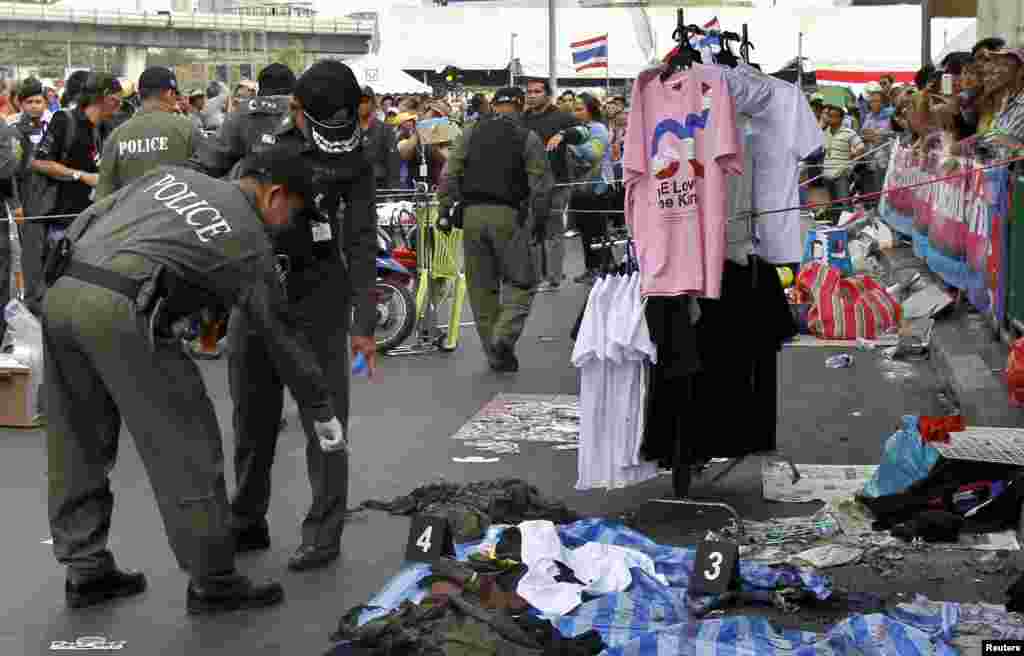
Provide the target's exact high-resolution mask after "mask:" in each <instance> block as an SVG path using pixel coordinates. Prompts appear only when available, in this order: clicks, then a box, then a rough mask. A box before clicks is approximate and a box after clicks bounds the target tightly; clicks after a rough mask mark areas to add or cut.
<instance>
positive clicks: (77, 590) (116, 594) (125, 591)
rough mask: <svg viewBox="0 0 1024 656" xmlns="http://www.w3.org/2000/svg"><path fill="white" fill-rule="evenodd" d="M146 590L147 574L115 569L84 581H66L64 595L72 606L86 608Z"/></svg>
mask: <svg viewBox="0 0 1024 656" xmlns="http://www.w3.org/2000/svg"><path fill="white" fill-rule="evenodd" d="M145 590H146V576H145V575H144V574H142V573H141V572H126V571H122V570H119V569H115V570H113V571H111V572H108V573H107V574H104V575H103V576H100V577H99V578H95V579H93V580H91V581H86V582H84V583H72V582H71V581H66V582H65V583H64V597H65V599H66V600H67V604H68V606H69V607H71V608H86V607H87V606H95V605H96V604H101V603H103V602H104V601H110V600H111V599H118V598H120V597H132V596H134V595H137V594H141V593H142V592H144V591H145Z"/></svg>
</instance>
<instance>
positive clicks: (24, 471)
mask: <svg viewBox="0 0 1024 656" xmlns="http://www.w3.org/2000/svg"><path fill="white" fill-rule="evenodd" d="M569 243H571V244H572V245H573V246H575V242H569ZM573 255H574V257H570V258H569V260H568V264H569V267H568V270H569V271H571V272H575V271H577V270H578V269H579V260H580V257H579V253H578V249H577V250H576V252H574V253H573ZM585 293H586V289H585V288H584V287H581V286H579V285H573V284H571V283H569V284H568V285H566V286H563V289H562V290H561V291H560V292H558V293H555V294H542V295H539V296H538V298H537V301H536V305H535V308H534V312H533V315H532V316H531V318H530V321H529V324H528V329H527V332H526V334H525V336H524V337H523V340H522V342H521V348H520V360H521V370H520V372H519V373H518V374H516V375H496V374H494V373H491V372H490V371H489V370H488V368H487V366H486V363H485V360H484V357H483V355H482V354H481V351H480V346H479V343H478V341H477V339H476V335H475V332H474V329H473V328H472V327H471V326H467V327H465V328H464V329H463V342H462V344H461V345H460V347H459V349H458V350H457V351H456V352H455V353H452V354H447V355H442V354H435V355H426V356H412V357H392V358H383V361H382V363H381V366H380V369H379V372H378V373H379V378H378V380H376V381H374V382H368V381H366V380H365V379H364V378H359V379H357V381H356V382H355V384H354V389H353V395H352V427H351V435H352V443H353V477H352V483H351V486H352V487H351V490H352V494H351V503H352V505H356V504H358V503H359V502H361V501H363V500H365V499H369V498H373V499H389V498H391V497H394V496H397V495H401V494H405V493H407V492H408V491H410V490H411V489H413V488H414V487H416V486H417V485H419V484H421V483H424V482H428V481H431V480H435V479H436V478H438V477H444V478H445V479H447V480H450V481H473V480H481V479H491V478H494V477H498V476H513V477H522V478H526V479H528V480H529V481H530V482H532V483H533V484H535V485H537V486H538V487H539V488H540V489H541V490H542V491H544V492H546V493H548V494H550V495H551V496H553V497H557V498H561V499H564V500H565V501H566V502H567V503H568V504H569V505H570V506H571V507H572V508H574V509H576V510H577V511H579V512H581V513H583V514H586V515H595V516H609V515H617V514H619V513H624V512H632V513H635V516H636V520H637V522H638V525H637V526H638V528H639V529H640V530H643V531H645V532H647V533H649V534H650V535H651V536H652V537H654V538H655V539H657V540H659V541H664V542H671V543H675V544H693V542H694V541H695V540H696V539H699V537H700V536H702V535H703V532H704V531H705V530H706V529H707V528H715V527H718V526H720V525H721V524H722V523H723V522H724V521H725V519H726V517H725V516H723V515H722V514H721V513H716V512H706V513H701V512H698V511H697V510H695V509H692V508H683V507H677V506H665V505H658V504H652V503H649V500H650V499H653V498H657V497H664V496H670V495H671V481H670V478H667V477H662V478H659V479H658V480H655V481H651V482H649V483H647V484H644V485H640V486H638V487H636V488H630V489H627V490H621V491H615V492H611V493H605V492H587V493H579V492H576V491H575V490H574V489H573V485H574V483H575V480H576V454H575V452H573V451H553V450H552V449H551V447H550V445H540V444H522V445H521V446H522V452H521V454H519V455H503V456H501V460H500V461H499V462H497V463H492V464H460V463H456V462H453V460H452V459H453V457H456V456H465V455H471V454H472V452H471V451H470V450H469V449H468V448H467V447H466V446H465V445H463V444H461V443H459V442H458V441H456V440H452V439H450V437H451V435H453V434H454V433H455V432H456V431H457V430H458V429H459V427H460V426H462V425H463V424H464V423H465V422H466V421H467V420H468V419H469V418H470V417H471V416H472V415H473V414H474V413H476V412H477V411H478V410H479V409H480V407H481V406H482V405H484V404H485V403H486V402H488V401H489V400H491V399H492V398H493V397H494V396H495V395H496V394H498V393H501V392H516V393H527V394H576V393H578V383H577V374H576V371H575V370H574V369H573V368H572V367H571V366H570V365H569V363H568V356H569V353H570V350H571V342H570V340H569V332H570V329H571V327H572V324H573V322H574V320H575V318H576V314H577V312H578V311H579V308H580V306H581V303H582V302H583V300H584V298H585ZM471 318H472V317H471V313H470V310H469V309H468V303H467V309H466V313H465V317H464V321H469V320H471ZM753 327H756V323H755V324H752V328H753ZM833 352H838V351H829V350H825V349H820V348H792V349H788V350H786V351H784V353H783V354H782V356H781V368H780V369H781V370H780V385H781V400H780V403H781V410H782V411H781V425H780V430H779V436H780V438H779V440H780V449H781V450H782V451H784V452H786V453H789V454H791V455H792V456H793V458H794V460H795V461H796V462H797V463H820V464H873V463H877V462H878V458H879V455H880V453H881V446H882V443H883V442H884V440H885V439H886V437H888V436H889V435H890V434H891V433H892V432H893V429H894V427H895V426H896V425H897V424H898V422H899V418H900V416H901V415H903V414H905V413H921V414H927V413H938V412H940V411H942V406H941V403H940V401H939V392H940V390H939V385H938V382H937V380H936V378H935V376H934V375H933V374H932V373H931V370H930V368H929V367H928V365H927V364H923V365H914V366H912V367H904V368H900V369H893V368H892V367H891V366H888V367H887V366H885V365H883V364H880V361H879V360H878V358H879V356H877V355H874V354H870V353H856V354H855V357H856V358H857V360H856V366H854V367H853V368H851V369H840V370H832V369H826V368H825V366H824V360H825V358H826V357H827V356H828V355H830V354H832V353H833ZM201 367H202V369H203V371H204V374H205V378H206V382H207V385H208V388H209V391H210V394H211V396H212V398H213V400H214V404H215V406H216V409H217V413H218V415H219V417H220V421H221V427H222V429H223V431H224V436H225V460H226V462H227V467H228V472H227V477H228V481H229V486H230V485H231V483H232V482H233V480H234V473H233V471H231V465H230V463H231V458H232V455H231V454H232V450H231V422H230V416H231V401H230V398H229V394H228V388H227V371H226V363H225V361H224V360H221V361H216V362H210V363H202V364H201ZM726 403H727V400H726ZM734 410H735V411H742V408H735V409H734V408H729V407H728V406H727V405H724V406H723V414H722V418H721V430H723V431H728V430H729V414H730V412H732V411H734ZM287 412H288V418H289V423H288V427H287V428H286V430H285V431H284V433H283V434H282V437H281V439H280V442H279V446H278V453H277V462H276V465H275V469H274V495H273V500H272V504H271V509H270V530H271V536H272V541H273V544H272V547H271V549H270V550H269V551H267V552H260V553H256V554H249V555H245V556H243V557H241V558H240V559H239V563H238V566H239V569H240V570H242V571H243V572H245V573H247V574H249V575H251V576H253V577H256V578H263V577H273V578H278V579H280V580H282V582H283V584H284V586H285V591H286V602H285V604H284V605H282V606H280V607H277V608H273V609H268V610H261V611H253V612H245V613H235V614H229V615H224V616H218V617H212V618H201V619H194V618H190V617H188V616H187V615H186V614H185V607H184V601H185V587H186V582H187V581H186V576H185V575H184V574H183V573H182V572H180V571H179V570H178V569H177V567H176V565H175V561H174V559H173V557H172V555H171V552H170V548H169V547H168V545H167V540H166V537H165V534H164V528H163V524H162V522H161V520H160V517H159V515H158V513H157V509H156V504H155V502H154V499H153V495H152V491H151V489H150V486H149V484H148V481H147V479H146V476H145V472H144V470H143V468H142V466H141V462H140V460H139V458H138V455H137V453H136V451H135V449H134V445H133V443H132V440H131V437H130V435H128V434H127V433H123V434H122V445H121V449H120V458H119V462H118V464H117V468H116V470H115V472H114V475H113V487H114V493H115V498H116V502H115V511H114V516H113V523H112V529H111V547H112V549H113V551H114V553H115V555H116V557H117V559H118V563H119V564H120V565H121V566H123V567H126V568H131V569H139V570H142V571H144V572H145V573H146V575H147V576H148V579H149V589H148V591H147V592H146V593H145V594H144V595H142V596H140V597H137V598H134V599H128V600H122V601H118V602H115V603H112V604H109V605H106V606H101V607H97V608H92V609H86V610H84V611H76V612H72V611H69V610H67V609H66V608H65V607H64V589H63V586H64V573H63V571H62V568H61V567H60V566H58V564H57V563H56V561H55V560H54V558H53V554H52V551H51V547H50V546H49V545H48V544H47V543H46V541H47V539H48V537H49V532H48V527H47V520H46V517H47V505H46V496H45V490H46V485H45V472H46V454H45V442H44V437H43V433H42V431H39V430H28V431H24V430H3V431H0V449H2V455H3V457H0V481H2V490H3V491H2V493H0V517H2V518H3V520H4V535H3V536H2V537H0V544H2V545H3V558H2V561H0V580H2V581H3V585H2V586H0V654H2V655H3V656H9V655H10V656H18V655H21V654H26V655H28V654H32V655H34V654H46V653H52V651H51V650H50V645H51V643H52V642H53V641H59V640H66V641H72V640H75V639H76V638H78V637H82V636H103V637H105V638H107V639H108V640H111V641H122V640H123V641H126V643H125V646H124V648H123V649H122V650H120V652H119V653H122V654H125V655H126V656H128V655H130V656H136V655H143V654H145V655H148V654H161V655H162V656H172V655H179V654H181V655H185V654H188V655H189V656H195V655H198V654H205V653H225V651H226V650H227V649H230V650H231V653H239V654H247V656H257V655H262V654H320V653H322V652H323V650H324V649H325V648H326V647H327V646H328V635H329V633H330V632H331V631H332V630H333V629H334V627H335V626H336V624H337V620H338V618H339V617H340V616H341V615H342V613H344V612H345V611H346V610H347V609H348V608H350V607H351V606H353V605H356V604H361V603H364V602H365V601H367V600H368V599H369V598H370V597H371V596H372V595H373V594H374V593H376V592H377V591H378V590H379V589H380V588H381V587H382V585H383V584H384V583H385V581H386V580H387V579H388V578H389V577H390V576H392V575H393V574H394V573H395V572H396V571H397V570H398V568H399V566H400V564H401V561H402V555H403V550H404V547H405V542H406V537H407V535H406V533H407V531H408V524H409V520H408V519H406V518H401V517H392V516H389V515H387V514H385V513H380V512H368V513H366V514H365V516H363V517H361V518H357V519H355V520H353V521H352V523H351V524H350V525H349V526H348V528H347V529H346V531H345V535H344V537H343V542H342V549H343V555H342V557H341V559H340V560H339V561H337V562H336V563H334V564H333V565H332V566H330V567H328V568H326V569H323V570H319V571H313V572H305V573H298V574H296V573H290V572H288V571H287V570H286V568H285V563H286V561H287V558H288V556H289V554H290V553H291V552H292V551H293V550H294V549H295V547H296V546H297V545H298V522H299V518H300V517H301V516H302V514H303V513H304V511H305V509H306V507H307V504H308V503H309V498H310V494H309V487H308V483H307V477H306V469H305V467H306V465H305V458H304V456H303V451H304V438H303V436H302V435H301V433H300V432H299V431H298V421H297V420H296V416H295V407H294V404H290V405H289V407H288V411H287ZM703 437H704V439H714V436H713V435H708V436H703ZM692 492H693V494H694V495H695V496H710V497H717V498H720V499H722V500H724V501H727V502H729V503H731V504H733V505H734V506H735V507H736V508H737V509H738V510H739V511H740V512H741V513H742V514H743V515H744V517H746V518H749V519H761V520H764V519H768V518H771V517H777V516H786V515H790V516H796V515H809V514H811V513H812V512H813V511H814V510H815V509H816V508H817V507H818V506H817V505H816V504H778V503H766V502H765V501H763V500H762V496H761V477H760V461H759V460H757V459H754V460H751V461H750V462H744V463H742V464H741V465H740V466H739V467H738V468H737V469H736V470H735V471H734V472H733V473H732V474H731V475H730V476H729V477H727V478H725V479H723V480H722V481H721V482H719V483H718V484H716V485H715V486H714V487H710V486H709V485H708V484H707V483H706V482H698V483H697V484H695V486H694V488H693V490H692ZM861 569H863V568H861ZM836 575H837V580H838V579H844V580H845V581H846V582H847V583H848V584H849V585H852V586H853V587H855V588H856V587H857V586H860V587H862V588H865V589H871V590H872V591H883V592H884V591H889V592H892V593H894V594H895V592H896V591H899V592H902V593H904V594H912V593H913V592H915V591H928V592H931V593H932V594H933V595H935V596H936V598H950V599H953V598H964V599H971V598H984V597H990V596H991V594H993V592H992V591H993V590H997V589H1000V588H1001V587H1002V582H1001V581H1000V582H997V584H992V585H989V587H988V588H985V589H984V590H983V589H982V588H983V587H984V586H982V588H978V589H975V588H971V587H970V586H969V585H968V584H966V583H964V582H963V581H957V580H954V581H948V582H947V583H946V584H944V583H942V582H941V581H923V580H922V577H921V576H919V575H917V574H916V573H911V572H908V573H907V574H906V577H905V578H904V579H901V580H894V579H887V580H880V579H879V580H869V578H865V575H864V573H863V572H862V571H860V569H858V568H846V570H843V571H839V572H836ZM919 583H920V584H919ZM926 586H939V587H938V588H935V587H932V588H928V587H926ZM943 586H944V587H943ZM876 589H877V590H876ZM985 590H987V592H986V591H985ZM990 600H992V601H996V600H997V599H990Z"/></svg>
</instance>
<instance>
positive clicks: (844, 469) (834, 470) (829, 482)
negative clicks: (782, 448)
mask: <svg viewBox="0 0 1024 656" xmlns="http://www.w3.org/2000/svg"><path fill="white" fill-rule="evenodd" d="M797 469H799V470H800V475H801V476H800V480H799V481H797V482H796V483H794V482H793V477H792V472H791V471H790V469H789V465H787V464H785V463H780V462H771V461H768V460H765V461H764V462H763V463H762V465H761V482H762V492H763V494H764V498H765V500H767V501H783V502H787V503H807V502H810V501H824V502H826V503H827V502H829V501H831V500H832V499H843V498H848V497H852V496H854V495H855V494H857V493H858V492H860V491H861V490H862V489H863V488H864V484H865V483H866V482H867V481H868V480H869V479H870V478H871V477H872V476H873V475H874V473H875V470H876V469H878V465H797Z"/></svg>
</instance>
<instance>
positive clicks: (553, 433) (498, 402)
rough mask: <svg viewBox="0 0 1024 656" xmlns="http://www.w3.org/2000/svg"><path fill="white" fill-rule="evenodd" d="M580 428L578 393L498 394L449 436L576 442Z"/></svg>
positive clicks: (549, 442)
mask: <svg viewBox="0 0 1024 656" xmlns="http://www.w3.org/2000/svg"><path fill="white" fill-rule="evenodd" d="M579 431H580V406H579V397H578V396H575V395H567V394H564V395H558V394H498V395H497V396H495V397H494V398H493V399H491V400H490V401H489V402H488V403H487V404H485V405H484V407H482V408H481V409H480V411H479V412H477V413H476V414H475V415H473V417H472V418H470V420H469V421H468V422H466V423H465V424H464V425H463V426H462V428H460V429H459V430H458V431H457V432H456V433H455V434H454V435H452V439H456V440H466V441H477V442H479V441H488V442H537V443H547V444H552V445H559V444H578V443H579Z"/></svg>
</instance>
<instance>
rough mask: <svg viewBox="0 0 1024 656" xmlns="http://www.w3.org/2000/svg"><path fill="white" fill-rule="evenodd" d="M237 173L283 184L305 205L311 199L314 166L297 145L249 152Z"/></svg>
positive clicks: (308, 203) (242, 176) (265, 181)
mask: <svg viewBox="0 0 1024 656" xmlns="http://www.w3.org/2000/svg"><path fill="white" fill-rule="evenodd" d="M239 177H240V178H247V177H254V178H258V179H259V180H260V181H261V182H264V183H269V184H279V185H284V187H285V189H287V190H288V192H289V193H292V194H298V195H299V196H302V198H303V200H304V201H305V202H306V205H307V206H309V205H310V204H311V203H312V199H313V183H312V180H313V168H312V166H310V164H309V162H308V161H307V160H306V158H305V157H304V156H303V155H302V149H301V148H300V147H299V146H296V145H292V144H278V145H276V146H271V147H270V148H267V149H265V150H261V151H259V152H256V153H253V154H252V155H249V156H248V157H246V158H245V159H244V160H242V164H241V168H240V170H239Z"/></svg>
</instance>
